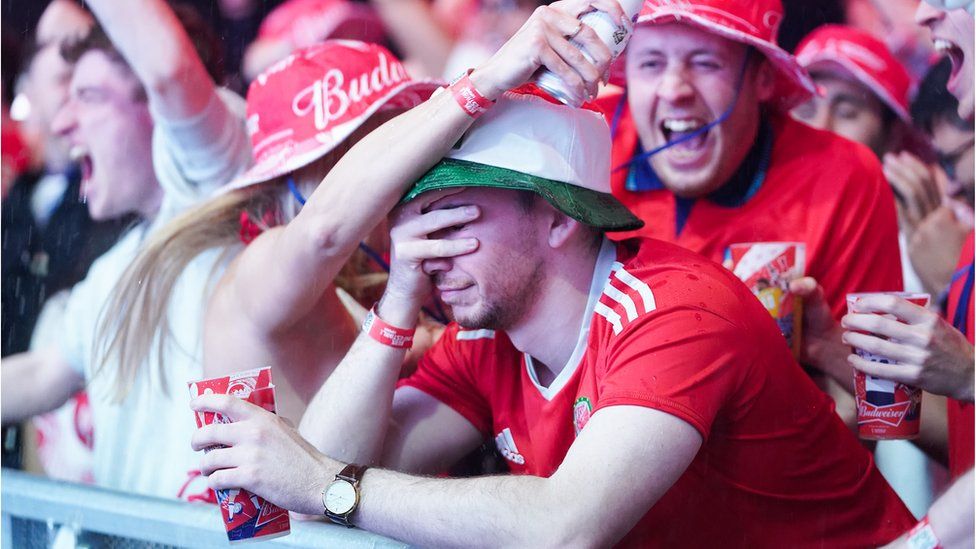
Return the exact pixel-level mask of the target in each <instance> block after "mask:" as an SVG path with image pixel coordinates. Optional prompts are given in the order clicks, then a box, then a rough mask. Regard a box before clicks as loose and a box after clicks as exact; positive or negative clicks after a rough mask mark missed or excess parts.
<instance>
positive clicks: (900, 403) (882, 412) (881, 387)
mask: <svg viewBox="0 0 976 549" xmlns="http://www.w3.org/2000/svg"><path fill="white" fill-rule="evenodd" d="M869 295H894V296H898V297H901V298H904V299H906V300H908V301H909V302H911V303H914V304H916V305H921V306H922V307H926V306H928V304H929V299H930V298H929V294H920V293H911V292H865V293H857V294H847V312H848V313H851V312H854V310H853V307H854V304H855V303H857V301H858V300H859V299H861V298H863V297H866V296H869ZM884 316H886V317H888V318H893V317H892V316H891V315H884ZM853 350H854V353H856V354H857V356H859V357H861V358H864V359H867V360H870V361H871V362H880V363H882V364H893V363H894V361H892V360H890V359H888V358H887V357H883V356H880V355H875V354H872V353H869V352H867V351H863V350H861V349H858V348H856V347H855V348H854V349H853ZM854 400H855V402H856V404H857V430H858V436H860V437H861V438H863V439H868V440H898V439H911V438H915V437H917V436H918V430H919V425H920V424H921V418H922V390H921V389H918V388H916V387H912V386H911V385H905V384H904V383H897V382H894V381H890V380H887V379H883V378H880V377H874V376H869V375H866V374H865V373H864V372H861V371H860V370H857V369H855V370H854Z"/></svg>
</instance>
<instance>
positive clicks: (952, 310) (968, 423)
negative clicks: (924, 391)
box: [946, 231, 976, 478]
mask: <svg viewBox="0 0 976 549" xmlns="http://www.w3.org/2000/svg"><path fill="white" fill-rule="evenodd" d="M972 276H973V232H972V231H970V232H969V238H967V239H966V244H965V245H964V246H963V247H962V254H961V255H960V257H959V266H958V267H957V270H956V276H955V279H954V280H953V281H952V285H950V286H949V302H948V308H947V314H946V319H947V320H948V321H949V322H952V323H953V324H954V325H955V324H957V322H959V321H961V322H964V323H965V333H966V338H967V339H968V340H969V342H970V343H973V323H974V322H976V317H974V316H973V295H972V293H973V279H972ZM967 287H968V289H967ZM956 327H957V328H962V326H958V325H957V326H956ZM946 405H947V406H948V419H949V474H950V475H951V476H952V478H956V477H958V476H960V475H962V474H963V473H965V472H966V471H968V470H970V469H972V468H973V446H974V445H976V437H974V434H973V429H974V424H976V415H974V414H973V405H972V404H971V403H967V402H960V401H958V400H955V399H951V398H950V399H947V400H946Z"/></svg>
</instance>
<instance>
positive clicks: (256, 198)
mask: <svg viewBox="0 0 976 549" xmlns="http://www.w3.org/2000/svg"><path fill="white" fill-rule="evenodd" d="M373 118H374V119H375V118H380V121H378V122H374V123H373V124H364V126H363V127H361V128H360V130H358V131H357V132H356V134H354V135H352V136H350V137H349V138H347V139H346V140H345V141H344V142H343V143H342V144H340V146H338V147H336V148H335V149H333V150H332V151H330V152H329V153H328V154H326V155H325V156H323V157H321V158H319V159H318V160H316V161H314V162H312V163H311V164H309V165H307V166H305V167H303V168H300V169H298V170H296V171H295V172H293V173H294V180H295V183H296V185H297V187H298V188H299V189H300V192H301V193H302V194H303V195H304V196H309V195H310V194H311V193H312V191H314V190H315V187H317V186H318V184H319V183H320V182H321V180H322V178H323V177H324V176H325V174H327V173H328V171H329V170H330V169H331V168H332V166H333V165H334V164H335V162H337V161H338V159H339V158H340V157H341V156H342V155H343V154H344V153H345V152H346V150H348V148H349V146H351V144H352V143H355V141H358V138H360V137H362V135H365V133H366V132H368V131H369V130H370V129H372V128H375V127H376V125H378V123H381V121H384V120H385V119H387V117H375V116H374V117H373ZM357 134H358V135H357ZM343 145H344V146H343ZM287 177H288V176H282V177H280V178H278V179H276V180H272V181H269V182H265V183H261V184H258V185H253V186H251V187H245V188H243V189H238V190H235V191H231V192H228V193H227V194H224V195H221V196H218V197H216V198H213V199H210V200H208V201H207V202H205V203H203V204H201V205H200V206H198V207H196V208H194V209H192V210H190V211H188V212H186V213H184V214H182V215H180V216H178V217H177V218H175V219H173V220H172V221H171V222H169V223H168V224H166V225H165V226H164V227H162V228H161V229H160V230H158V231H157V232H156V233H155V234H153V235H152V237H151V238H150V239H149V240H148V242H147V243H146V245H145V246H144V247H143V249H142V250H141V251H140V253H139V255H138V256H137V257H136V259H135V260H134V261H133V262H132V264H130V265H129V267H128V268H127V269H126V271H125V273H124V274H123V275H122V277H121V279H120V280H119V282H118V283H117V285H116V287H115V290H114V292H113V293H112V296H111V298H110V300H109V302H108V303H107V305H106V308H105V309H104V311H103V315H102V318H101V320H100V321H99V325H98V329H97V332H96V337H95V345H94V347H93V357H92V360H93V364H95V365H96V370H95V375H106V374H111V373H113V372H112V371H111V370H112V368H110V365H111V364H115V365H116V367H115V368H114V374H115V382H114V384H113V389H112V395H111V398H112V400H113V402H121V401H122V400H123V399H125V397H126V396H127V395H128V393H129V391H130V390H131V389H132V386H133V385H134V383H135V380H136V377H137V375H138V373H139V369H140V368H141V367H142V364H143V362H146V361H147V360H148V358H149V356H150V354H151V351H152V349H153V346H154V345H155V350H156V356H155V358H156V362H157V364H156V367H157V368H159V373H160V379H161V380H162V382H163V387H162V389H163V391H164V392H166V391H167V388H166V376H165V375H164V374H165V369H164V365H165V364H166V348H167V345H168V343H169V342H170V340H171V339H172V337H173V334H172V330H171V328H170V323H169V303H170V299H171V298H172V295H173V291H174V289H175V287H176V284H177V281H178V280H179V277H180V274H181V273H182V272H183V270H184V269H185V268H186V267H187V266H188V265H189V264H190V263H191V262H192V261H193V260H194V259H195V258H196V257H197V256H199V255H200V254H202V253H204V252H206V251H208V250H211V249H215V248H218V249H219V248H222V249H223V251H222V252H221V253H220V255H219V259H218V260H217V262H216V263H215V264H214V267H213V268H212V270H211V272H210V275H209V277H208V284H207V287H208V288H209V286H210V282H213V280H214V278H215V275H216V274H217V272H218V271H219V270H220V269H219V266H220V265H223V264H225V262H226V260H227V259H228V258H229V257H231V256H232V255H234V254H236V253H237V252H238V251H240V249H241V247H240V229H241V213H242V212H247V215H248V217H249V218H250V219H251V220H252V221H253V222H255V223H256V224H257V225H258V226H259V227H260V228H261V229H262V230H266V229H268V228H270V227H273V226H276V225H280V224H285V223H287V222H288V221H290V220H291V219H293V218H294V217H295V215H297V214H298V211H299V210H300V209H301V206H300V204H298V202H297V200H296V198H295V197H293V196H292V194H291V192H290V190H289V189H288V187H287V186H286V185H285V182H286V181H287ZM366 271H367V259H366V258H365V256H364V254H361V253H356V254H353V256H352V257H351V258H350V259H349V260H348V261H347V262H346V264H345V265H344V266H343V268H342V270H341V272H340V274H339V275H338V276H337V277H336V280H335V282H336V284H337V285H339V286H340V287H342V288H343V289H344V290H346V291H347V292H349V293H350V294H351V295H352V296H353V297H356V298H358V299H360V300H362V299H365V297H366V294H367V293H375V291H373V292H371V290H373V289H375V287H376V285H377V283H379V287H380V291H382V287H383V286H384V285H385V281H386V278H385V276H382V277H375V276H373V275H363V273H364V272H366ZM200 299H201V300H204V299H206V296H205V295H201V296H200ZM203 302H204V303H205V301H203Z"/></svg>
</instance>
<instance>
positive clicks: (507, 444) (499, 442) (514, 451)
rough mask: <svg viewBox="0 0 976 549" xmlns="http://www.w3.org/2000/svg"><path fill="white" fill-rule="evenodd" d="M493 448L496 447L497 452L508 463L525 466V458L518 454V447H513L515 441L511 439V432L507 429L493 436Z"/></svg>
mask: <svg viewBox="0 0 976 549" xmlns="http://www.w3.org/2000/svg"><path fill="white" fill-rule="evenodd" d="M495 446H498V451H499V452H501V454H502V455H503V456H505V459H507V460H508V461H511V462H512V463H517V464H519V465H525V458H524V457H522V454H520V453H518V447H517V446H515V439H513V438H512V430H511V429H509V428H508V427H506V428H504V429H502V432H500V433H498V434H497V435H496V436H495Z"/></svg>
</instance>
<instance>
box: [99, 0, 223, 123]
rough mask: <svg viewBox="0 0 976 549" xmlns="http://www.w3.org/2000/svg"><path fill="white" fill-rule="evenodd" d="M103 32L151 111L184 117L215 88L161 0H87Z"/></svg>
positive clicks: (204, 102)
mask: <svg viewBox="0 0 976 549" xmlns="http://www.w3.org/2000/svg"><path fill="white" fill-rule="evenodd" d="M87 4H88V5H89V6H90V7H91V9H92V11H93V12H94V13H95V16H96V17H97V18H98V21H99V22H100V23H101V25H102V27H103V28H104V29H105V33H106V34H107V35H108V36H109V38H110V39H111V40H112V43H113V44H114V45H115V47H116V48H118V50H119V52H120V53H121V54H122V56H123V57H125V59H126V61H128V63H129V65H130V66H131V67H132V70H133V72H134V73H135V74H136V76H137V77H138V78H139V80H140V82H142V84H143V86H145V88H146V92H147V93H148V95H149V99H150V101H151V102H152V104H153V107H154V111H155V112H156V113H158V114H159V115H161V116H163V117H165V118H171V119H183V118H188V117H191V116H193V115H195V114H197V113H199V112H201V111H202V110H203V109H204V108H205V107H206V106H207V104H208V103H209V102H210V98H211V97H212V96H213V94H214V83H213V80H211V78H210V76H209V75H208V74H207V70H206V68H204V66H203V62H202V61H201V60H200V58H199V56H198V55H197V53H196V50H195V49H194V47H193V44H192V42H191V41H190V38H189V37H188V36H187V34H186V31H184V29H183V26H182V25H181V24H180V22H179V20H178V19H177V18H176V15H175V14H174V13H173V11H172V10H171V9H170V7H169V6H168V5H167V4H166V2H165V1H164V0H89V1H88V2H87Z"/></svg>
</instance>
